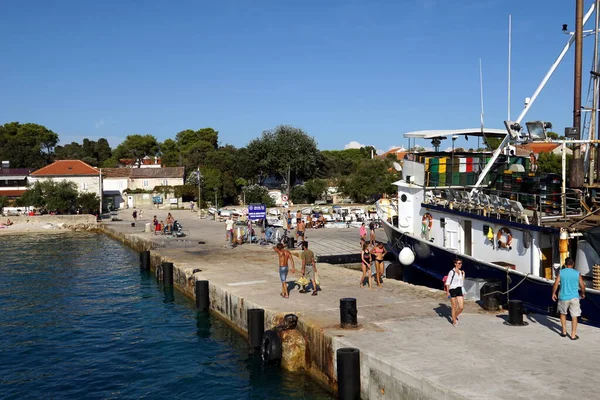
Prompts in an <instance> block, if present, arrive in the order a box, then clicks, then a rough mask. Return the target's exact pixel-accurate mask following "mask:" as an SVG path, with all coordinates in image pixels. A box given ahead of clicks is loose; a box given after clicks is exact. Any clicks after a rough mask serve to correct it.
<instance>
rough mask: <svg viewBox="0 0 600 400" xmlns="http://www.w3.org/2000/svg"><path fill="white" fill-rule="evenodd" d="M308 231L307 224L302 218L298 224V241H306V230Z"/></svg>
mask: <svg viewBox="0 0 600 400" xmlns="http://www.w3.org/2000/svg"><path fill="white" fill-rule="evenodd" d="M305 231H306V224H305V223H304V221H302V219H300V222H298V225H297V226H296V241H300V242H304V232H305Z"/></svg>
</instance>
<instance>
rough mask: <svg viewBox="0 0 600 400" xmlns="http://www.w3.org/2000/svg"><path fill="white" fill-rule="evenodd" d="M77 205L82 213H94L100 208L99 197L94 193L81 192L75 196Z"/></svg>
mask: <svg viewBox="0 0 600 400" xmlns="http://www.w3.org/2000/svg"><path fill="white" fill-rule="evenodd" d="M77 207H78V208H79V209H80V210H81V213H82V214H96V213H97V212H98V210H99V208H100V198H99V197H98V195H97V194H96V193H81V194H80V195H79V196H78V197H77Z"/></svg>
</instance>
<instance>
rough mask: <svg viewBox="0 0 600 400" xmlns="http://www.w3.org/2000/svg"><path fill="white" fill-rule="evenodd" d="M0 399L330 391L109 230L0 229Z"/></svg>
mask: <svg viewBox="0 0 600 400" xmlns="http://www.w3.org/2000/svg"><path fill="white" fill-rule="evenodd" d="M0 256H1V257H2V258H1V261H0V343H1V345H0V398H2V399H215V400H219V399H286V398H298V399H332V398H333V396H332V394H331V393H330V392H328V391H327V390H326V389H325V388H323V387H321V386H320V385H319V384H318V383H317V382H315V381H314V380H312V379H311V378H310V377H309V376H307V375H306V374H303V373H289V372H285V371H283V370H281V369H280V368H279V367H276V366H266V365H263V363H262V361H261V360H260V357H258V356H257V355H256V354H255V353H253V352H252V351H250V350H249V347H248V345H247V343H246V342H245V340H243V338H242V337H240V336H239V335H238V334H237V333H236V332H234V331H233V330H232V329H231V328H230V327H228V326H227V325H226V324H225V323H224V322H223V321H221V320H219V319H217V318H215V317H213V316H211V315H208V314H205V313H198V312H196V311H195V309H194V304H193V302H192V301H191V300H189V299H188V298H187V297H185V296H183V295H182V294H180V293H179V292H177V291H173V290H167V289H164V288H162V287H161V286H160V285H158V284H157V282H156V279H155V278H154V277H153V276H152V275H151V274H149V273H141V272H140V269H139V255H138V253H136V252H134V251H132V250H130V249H129V248H126V247H125V246H123V245H122V244H121V243H118V242H116V241H114V240H111V239H109V238H107V237H105V236H102V235H97V234H90V233H81V234H76V233H73V234H48V235H19V236H2V237H0Z"/></svg>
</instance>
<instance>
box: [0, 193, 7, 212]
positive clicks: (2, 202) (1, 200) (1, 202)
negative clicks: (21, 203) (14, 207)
mask: <svg viewBox="0 0 600 400" xmlns="http://www.w3.org/2000/svg"><path fill="white" fill-rule="evenodd" d="M6 206H8V197H6V196H0V214H2V209H3V208H4V207H6Z"/></svg>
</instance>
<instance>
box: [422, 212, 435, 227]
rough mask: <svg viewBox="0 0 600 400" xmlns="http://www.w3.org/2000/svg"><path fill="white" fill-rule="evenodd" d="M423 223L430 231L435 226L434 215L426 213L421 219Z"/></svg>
mask: <svg viewBox="0 0 600 400" xmlns="http://www.w3.org/2000/svg"><path fill="white" fill-rule="evenodd" d="M421 223H422V224H423V227H427V230H428V231H430V230H431V228H432V227H433V216H432V215H431V214H429V213H425V214H424V215H423V219H421Z"/></svg>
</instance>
